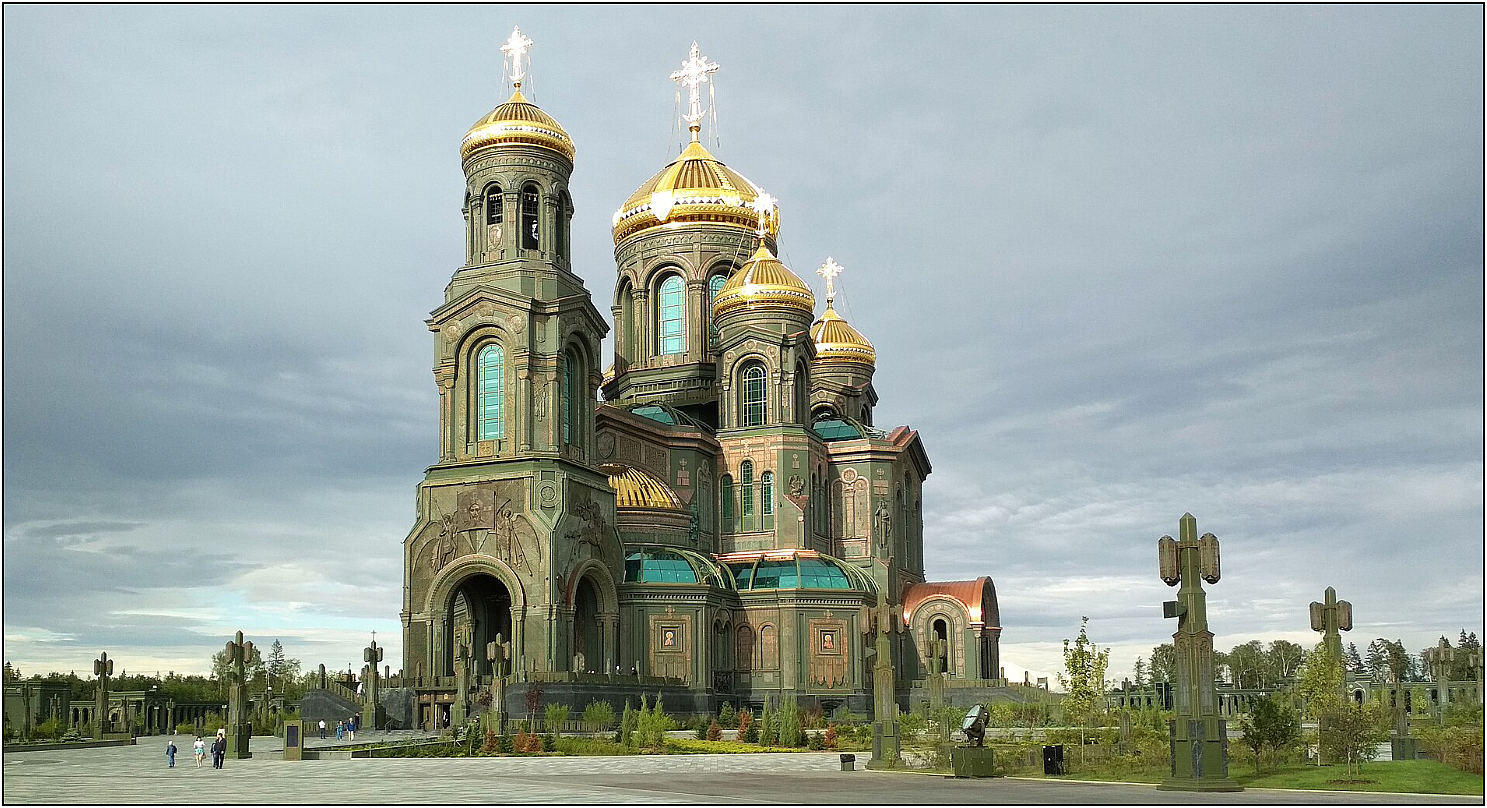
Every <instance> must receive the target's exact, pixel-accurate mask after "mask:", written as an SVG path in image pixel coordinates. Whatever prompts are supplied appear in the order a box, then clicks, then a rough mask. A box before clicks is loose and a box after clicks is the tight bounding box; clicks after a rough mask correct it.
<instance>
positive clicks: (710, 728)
mask: <svg viewBox="0 0 1487 808" xmlns="http://www.w3.org/2000/svg"><path fill="white" fill-rule="evenodd" d="M703 740H708V741H721V740H723V727H722V725H721V724H719V723H718V722H717V721H713V722H712V723H710V724H708V725H707V737H706V738H704V739H703Z"/></svg>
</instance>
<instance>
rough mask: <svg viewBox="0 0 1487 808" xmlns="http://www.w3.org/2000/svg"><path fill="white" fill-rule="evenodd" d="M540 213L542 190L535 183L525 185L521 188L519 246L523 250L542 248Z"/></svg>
mask: <svg viewBox="0 0 1487 808" xmlns="http://www.w3.org/2000/svg"><path fill="white" fill-rule="evenodd" d="M541 211H542V189H541V188H540V187H538V185H537V183H535V182H529V183H526V184H525V185H523V186H522V187H521V246H522V249H524V250H537V249H541V247H542V240H541V238H540V235H541V231H540V226H539V225H538V222H539V221H541V215H542V213H541Z"/></svg>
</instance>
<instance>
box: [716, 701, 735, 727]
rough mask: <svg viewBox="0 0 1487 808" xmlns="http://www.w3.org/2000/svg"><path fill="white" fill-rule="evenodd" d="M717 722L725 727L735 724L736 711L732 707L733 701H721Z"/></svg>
mask: <svg viewBox="0 0 1487 808" xmlns="http://www.w3.org/2000/svg"><path fill="white" fill-rule="evenodd" d="M718 724H720V725H722V726H725V727H732V726H737V724H738V712H737V711H736V710H734V709H733V702H731V701H725V702H723V707H722V708H721V709H719V710H718Z"/></svg>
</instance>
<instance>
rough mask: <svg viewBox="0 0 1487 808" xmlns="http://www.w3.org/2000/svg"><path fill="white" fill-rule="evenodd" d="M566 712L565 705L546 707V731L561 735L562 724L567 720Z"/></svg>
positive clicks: (567, 710) (566, 706) (566, 707)
mask: <svg viewBox="0 0 1487 808" xmlns="http://www.w3.org/2000/svg"><path fill="white" fill-rule="evenodd" d="M568 712H569V709H568V705H566V704H549V705H547V711H546V713H547V715H546V718H547V731H548V732H549V733H552V734H555V735H561V734H563V722H565V721H567V720H568Z"/></svg>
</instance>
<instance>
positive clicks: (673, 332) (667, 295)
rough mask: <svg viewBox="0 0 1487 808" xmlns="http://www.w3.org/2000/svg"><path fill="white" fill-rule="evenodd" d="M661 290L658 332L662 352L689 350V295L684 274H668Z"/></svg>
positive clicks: (674, 352) (673, 352)
mask: <svg viewBox="0 0 1487 808" xmlns="http://www.w3.org/2000/svg"><path fill="white" fill-rule="evenodd" d="M660 292H661V295H660V297H661V301H660V303H661V307H660V309H659V311H658V317H657V318H656V319H657V321H658V323H657V324H658V325H659V328H657V329H656V333H657V334H658V335H660V337H661V353H662V354H679V353H683V352H684V351H686V350H687V295H686V289H685V284H683V283H682V276H680V275H669V276H667V278H666V280H664V281H661V289H660Z"/></svg>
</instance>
